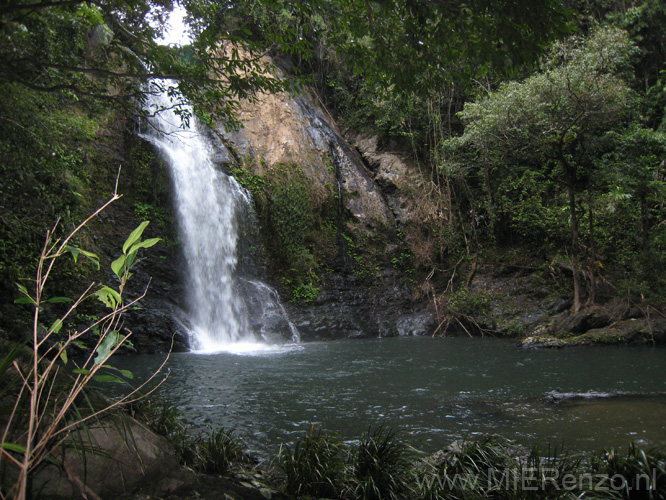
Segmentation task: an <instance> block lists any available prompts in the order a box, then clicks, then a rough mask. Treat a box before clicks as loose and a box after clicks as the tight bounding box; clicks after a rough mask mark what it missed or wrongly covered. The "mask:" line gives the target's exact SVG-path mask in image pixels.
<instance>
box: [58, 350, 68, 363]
mask: <svg viewBox="0 0 666 500" xmlns="http://www.w3.org/2000/svg"><path fill="white" fill-rule="evenodd" d="M60 359H61V360H62V362H63V363H65V364H67V361H68V358H67V350H66V349H65V350H63V351H62V352H61V353H60Z"/></svg>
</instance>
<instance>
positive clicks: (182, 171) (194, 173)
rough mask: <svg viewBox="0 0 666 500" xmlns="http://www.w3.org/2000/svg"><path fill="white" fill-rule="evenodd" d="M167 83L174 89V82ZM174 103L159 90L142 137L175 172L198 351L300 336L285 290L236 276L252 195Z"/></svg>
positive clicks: (189, 318)
mask: <svg viewBox="0 0 666 500" xmlns="http://www.w3.org/2000/svg"><path fill="white" fill-rule="evenodd" d="M160 83H161V85H160V86H161V87H167V88H168V87H169V82H160ZM172 108H173V104H172V102H171V100H170V98H169V96H168V94H167V92H166V91H164V92H155V95H152V96H151V97H150V101H149V102H148V103H147V110H148V112H149V113H151V115H152V116H151V117H150V118H149V125H150V126H149V127H148V128H147V130H145V131H143V132H141V133H140V136H141V137H143V138H144V139H146V140H148V141H150V142H151V143H152V144H153V145H154V146H156V147H157V149H158V150H159V151H160V152H161V153H162V155H163V156H164V158H165V160H166V162H167V163H168V165H169V168H170V170H171V176H172V180H173V185H174V191H175V204H176V208H177V214H178V220H179V228H180V239H181V244H182V249H183V254H184V257H185V260H186V265H187V269H186V270H185V272H184V277H185V280H186V283H185V285H186V291H187V304H188V311H187V323H188V324H187V328H188V330H189V332H190V339H191V344H192V347H193V349H194V350H197V351H220V350H238V349H239V347H240V346H246V345H247V344H248V343H251V344H254V343H256V342H258V341H272V342H274V341H275V340H277V339H280V338H281V339H285V338H286V339H289V340H298V332H297V331H295V329H294V328H293V325H292V324H291V323H290V322H289V321H288V319H287V318H286V314H285V312H284V308H283V307H282V304H280V303H279V298H278V295H277V292H275V290H273V289H272V288H270V287H269V286H268V285H266V284H264V283H261V286H257V285H256V283H260V282H259V281H258V280H256V279H252V280H248V279H244V280H239V278H238V277H237V276H236V271H237V264H238V260H239V256H238V255H237V250H238V224H239V215H240V214H242V213H246V212H248V211H250V210H249V208H250V206H251V198H250V194H249V193H248V192H247V191H246V190H245V189H244V188H242V187H241V186H240V185H239V184H238V182H236V180H235V179H234V178H233V177H232V176H230V175H226V174H225V173H224V172H222V171H221V170H220V169H218V168H217V167H216V164H215V161H214V159H215V158H216V157H219V154H220V152H219V151H218V150H216V149H215V148H214V147H213V146H212V144H211V143H210V141H209V140H208V139H207V138H206V136H205V135H204V134H203V133H202V130H200V126H199V125H198V123H197V121H196V119H195V118H192V119H191V123H190V126H189V127H188V128H183V126H182V123H181V117H180V116H179V115H178V114H177V113H175V112H174V110H173V109H172ZM158 110H162V111H159V112H157V113H156V111H158ZM188 111H191V109H188ZM247 283H252V284H253V286H250V287H248V286H246V284H247ZM266 290H269V291H270V293H267V292H266ZM276 316H278V317H280V319H281V321H276V320H275V317H276ZM250 318H252V321H250ZM264 320H266V321H264ZM266 322H267V323H268V324H264V323H266Z"/></svg>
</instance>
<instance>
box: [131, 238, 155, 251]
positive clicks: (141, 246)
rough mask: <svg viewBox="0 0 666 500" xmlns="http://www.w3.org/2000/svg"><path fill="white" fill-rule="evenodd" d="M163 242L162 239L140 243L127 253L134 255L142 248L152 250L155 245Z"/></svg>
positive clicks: (152, 239)
mask: <svg viewBox="0 0 666 500" xmlns="http://www.w3.org/2000/svg"><path fill="white" fill-rule="evenodd" d="M160 241H162V238H150V239H148V240H145V241H140V242H138V243H136V244H134V245H132V248H130V250H129V252H127V253H128V254H129V255H132V254H133V253H135V252H136V251H138V250H139V249H140V248H150V247H152V246H153V245H155V244H157V243H159V242H160Z"/></svg>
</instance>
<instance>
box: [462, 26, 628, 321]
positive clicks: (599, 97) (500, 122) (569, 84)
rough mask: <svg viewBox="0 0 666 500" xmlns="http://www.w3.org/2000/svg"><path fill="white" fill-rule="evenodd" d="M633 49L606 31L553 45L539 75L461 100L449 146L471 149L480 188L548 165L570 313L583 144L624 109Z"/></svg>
mask: <svg viewBox="0 0 666 500" xmlns="http://www.w3.org/2000/svg"><path fill="white" fill-rule="evenodd" d="M633 52H634V46H633V44H631V42H630V41H629V38H628V36H627V34H626V32H623V31H620V30H617V29H612V28H607V29H598V30H596V31H595V32H594V33H593V34H592V35H591V36H590V37H589V38H587V39H584V38H581V37H574V38H571V39H569V40H567V41H566V42H561V43H559V42H558V43H556V44H555V45H554V46H553V48H552V50H551V51H550V53H549V56H548V57H547V59H546V60H545V62H544V64H543V67H542V70H541V71H540V72H538V73H536V74H534V75H532V76H531V77H529V78H527V79H525V80H524V81H520V82H509V83H506V84H503V85H502V86H501V87H500V88H499V89H498V90H497V91H494V92H490V93H489V94H488V95H487V96H485V97H483V98H480V99H478V100H477V101H476V102H472V103H468V104H467V105H466V106H465V109H464V111H463V112H462V113H461V116H462V118H463V120H464V122H465V123H466V127H465V132H464V134H463V135H462V136H460V137H458V138H455V139H453V140H452V143H451V146H452V147H453V148H454V150H455V149H468V150H470V151H472V153H473V155H474V160H475V161H476V163H477V164H478V166H479V168H480V169H481V170H482V171H483V172H484V178H485V179H486V182H487V183H489V177H490V175H489V172H490V170H494V171H495V172H501V171H502V170H503V169H507V168H509V169H510V168H512V166H513V165H516V164H523V165H529V166H531V168H534V169H543V168H545V167H546V166H548V165H552V166H553V167H551V168H554V173H555V174H556V176H557V177H558V178H559V179H560V180H561V181H562V183H563V184H564V186H565V187H566V192H567V197H568V202H569V217H570V226H571V247H570V252H571V261H572V262H571V264H572V268H573V280H574V303H573V311H578V310H579V309H580V307H581V295H582V291H581V288H582V287H581V277H580V263H579V222H578V219H579V214H578V210H577V200H576V195H577V192H578V191H579V190H580V188H581V183H582V181H583V179H584V178H585V177H586V176H588V175H590V170H591V169H592V168H593V165H594V158H595V156H594V154H595V153H594V148H593V147H591V146H592V145H593V144H594V142H595V141H596V140H598V139H599V138H600V137H602V136H603V135H604V134H605V133H607V132H608V131H609V130H612V129H613V128H615V127H617V126H619V125H622V124H623V123H624V122H625V120H626V118H627V116H628V114H629V111H630V110H631V103H632V94H631V90H630V88H629V86H628V84H627V81H626V79H625V77H624V76H625V75H626V70H627V68H628V65H629V62H630V57H631V54H632V53H633ZM487 187H488V194H489V196H490V197H491V198H490V200H489V205H490V206H491V207H492V206H493V205H494V202H493V200H492V191H491V188H490V186H487ZM490 215H491V217H493V214H492V212H491V214H490Z"/></svg>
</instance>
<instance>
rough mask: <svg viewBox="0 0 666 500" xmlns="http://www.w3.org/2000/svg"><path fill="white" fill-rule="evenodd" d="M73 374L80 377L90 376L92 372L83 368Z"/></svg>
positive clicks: (77, 369)
mask: <svg viewBox="0 0 666 500" xmlns="http://www.w3.org/2000/svg"><path fill="white" fill-rule="evenodd" d="M72 373H77V374H79V375H90V370H85V369H83V368H76V369H74V370H72Z"/></svg>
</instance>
